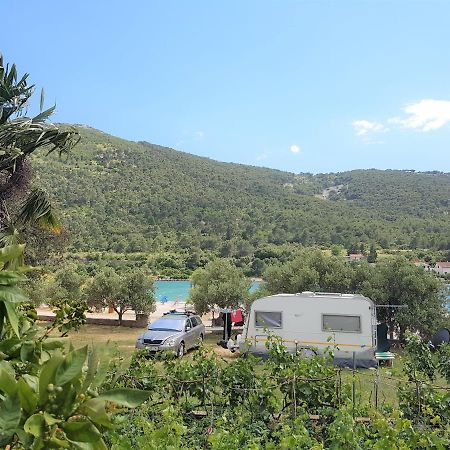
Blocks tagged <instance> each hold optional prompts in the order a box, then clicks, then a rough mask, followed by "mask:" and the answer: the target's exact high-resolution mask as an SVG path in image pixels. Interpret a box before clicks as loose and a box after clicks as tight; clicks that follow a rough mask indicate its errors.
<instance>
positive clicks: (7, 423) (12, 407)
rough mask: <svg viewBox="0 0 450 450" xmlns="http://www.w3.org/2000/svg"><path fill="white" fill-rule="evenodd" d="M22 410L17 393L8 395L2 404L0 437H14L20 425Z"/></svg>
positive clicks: (0, 407) (0, 405)
mask: <svg viewBox="0 0 450 450" xmlns="http://www.w3.org/2000/svg"><path fill="white" fill-rule="evenodd" d="M21 415H22V410H21V408H20V401H19V396H18V395H17V393H15V394H13V395H7V396H6V397H5V399H4V400H3V402H1V403H0V436H2V437H4V436H12V435H13V434H14V433H15V431H16V429H17V427H18V426H19V423H20V417H21Z"/></svg>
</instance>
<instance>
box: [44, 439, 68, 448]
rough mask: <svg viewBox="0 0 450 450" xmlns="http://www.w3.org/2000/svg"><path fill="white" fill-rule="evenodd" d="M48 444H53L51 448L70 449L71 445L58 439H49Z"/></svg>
mask: <svg viewBox="0 0 450 450" xmlns="http://www.w3.org/2000/svg"><path fill="white" fill-rule="evenodd" d="M48 443H49V444H51V448H70V444H69V443H68V442H67V441H63V440H61V439H58V438H56V437H52V438H51V439H49V440H48Z"/></svg>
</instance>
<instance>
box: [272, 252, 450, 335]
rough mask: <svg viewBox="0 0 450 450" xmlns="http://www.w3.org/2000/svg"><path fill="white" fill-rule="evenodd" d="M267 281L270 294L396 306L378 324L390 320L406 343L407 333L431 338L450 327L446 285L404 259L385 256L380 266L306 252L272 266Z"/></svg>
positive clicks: (382, 310)
mask: <svg viewBox="0 0 450 450" xmlns="http://www.w3.org/2000/svg"><path fill="white" fill-rule="evenodd" d="M264 280H265V285H264V289H265V290H266V291H267V292H268V293H270V294H277V293H280V292H286V293H296V292H302V291H322V292H342V293H360V294H363V295H366V296H367V297H369V298H370V299H372V300H373V301H374V303H375V304H377V305H392V306H393V308H388V307H386V308H378V310H377V316H378V320H379V321H387V322H388V325H389V327H390V329H391V330H396V331H398V333H399V334H400V338H401V339H403V338H404V334H405V331H406V330H407V329H410V330H412V331H419V332H420V333H421V334H422V335H423V336H430V334H431V333H433V332H435V331H436V330H437V329H438V328H439V327H441V326H443V324H444V323H445V317H446V310H445V308H444V305H445V296H444V292H443V284H442V282H441V281H440V280H439V279H438V278H437V277H436V276H435V275H434V274H432V273H429V272H426V271H424V270H422V269H421V268H419V267H415V266H414V265H413V264H411V263H410V262H409V261H408V260H406V259H405V258H402V257H393V258H384V259H383V260H382V261H379V262H378V263H377V264H376V265H370V264H367V263H362V264H348V263H345V262H344V261H343V260H342V259H341V258H338V257H335V256H327V255H325V254H324V253H323V252H321V251H320V250H307V249H305V250H301V251H300V252H298V255H297V256H296V257H295V258H294V259H293V260H292V261H287V262H286V263H284V264H278V265H272V266H271V267H269V268H268V269H267V270H266V272H265V273H264ZM396 306H404V307H405V308H400V309H398V308H396Z"/></svg>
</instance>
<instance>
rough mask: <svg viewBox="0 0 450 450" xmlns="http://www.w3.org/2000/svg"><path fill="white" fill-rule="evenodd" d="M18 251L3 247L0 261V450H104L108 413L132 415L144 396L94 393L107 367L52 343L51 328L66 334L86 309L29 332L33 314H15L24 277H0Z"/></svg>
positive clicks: (69, 310)
mask: <svg viewBox="0 0 450 450" xmlns="http://www.w3.org/2000/svg"><path fill="white" fill-rule="evenodd" d="M19 250H20V251H19ZM21 251H23V246H21V247H11V248H10V247H4V248H3V249H2V251H1V254H0V259H1V262H2V264H3V267H4V270H1V271H0V311H1V316H0V355H1V361H0V445H11V444H13V445H14V448H33V449H45V448H83V449H87V448H89V449H103V448H104V449H106V448H107V447H106V445H105V443H104V441H103V437H102V431H103V430H104V429H105V428H109V427H111V426H112V421H111V414H112V413H113V411H114V408H115V406H114V408H113V407H112V406H111V405H117V406H123V407H127V408H133V407H135V406H137V405H138V404H140V403H142V402H143V401H145V400H146V399H147V398H148V396H149V394H148V392H146V391H142V390H136V389H129V388H122V389H116V390H110V391H106V392H100V393H99V392H98V388H99V387H100V386H101V385H102V383H103V381H104V379H105V377H106V375H107V372H106V370H105V369H107V366H106V365H105V364H102V363H101V362H100V360H99V357H98V354H97V353H96V352H95V351H91V352H88V348H87V347H82V348H79V349H73V348H70V349H69V351H68V352H65V351H64V340H62V339H58V338H55V337H50V332H51V331H52V330H54V329H55V328H59V329H60V331H61V332H63V334H65V333H67V331H69V330H70V329H72V328H74V327H75V328H76V327H77V326H79V324H80V321H81V323H82V320H83V317H84V309H82V310H80V309H78V308H77V307H75V308H74V307H73V305H70V304H65V305H62V306H61V307H60V309H59V310H58V313H57V315H56V318H55V321H54V322H53V324H52V325H51V326H50V327H49V328H48V329H47V330H43V329H42V328H41V327H37V326H36V325H35V323H34V321H35V319H36V314H35V312H34V313H33V311H32V309H30V308H29V307H26V306H25V305H24V306H23V307H22V308H20V307H19V306H21V305H22V304H23V303H24V301H25V300H26V297H25V296H24V295H23V294H22V292H21V291H20V289H19V288H18V287H17V283H18V282H19V281H21V280H22V279H23V277H22V276H21V275H20V274H19V273H18V272H16V271H12V270H8V269H5V268H9V267H16V266H17V261H20V260H21V259H22V258H21V254H20V252H21ZM18 269H20V267H16V270H18ZM85 367H86V370H84V368H85Z"/></svg>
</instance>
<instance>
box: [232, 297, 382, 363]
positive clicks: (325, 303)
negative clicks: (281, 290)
mask: <svg viewBox="0 0 450 450" xmlns="http://www.w3.org/2000/svg"><path fill="white" fill-rule="evenodd" d="M269 333H273V334H275V335H278V336H280V337H281V338H282V340H283V344H284V345H285V346H286V347H287V348H288V350H289V351H291V352H304V353H311V352H313V351H314V352H315V351H317V352H319V353H320V352H324V350H325V349H327V348H331V350H332V351H333V352H334V362H335V363H336V364H339V365H346V366H351V365H352V364H353V358H355V362H356V366H357V367H373V366H375V365H376V360H375V350H376V346H377V320H376V307H375V305H374V303H373V302H372V300H370V299H369V298H367V297H364V296H362V295H353V294H332V293H323V292H302V293H300V294H278V295H272V296H269V297H264V298H260V299H258V300H255V301H254V302H253V303H252V306H251V310H250V313H249V315H248V317H247V320H246V322H245V325H244V331H243V336H242V339H241V340H240V342H239V343H238V345H239V349H240V351H241V353H245V352H250V353H254V354H257V355H260V356H263V355H264V354H267V351H268V350H267V348H266V342H267V337H268V334H269Z"/></svg>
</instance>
